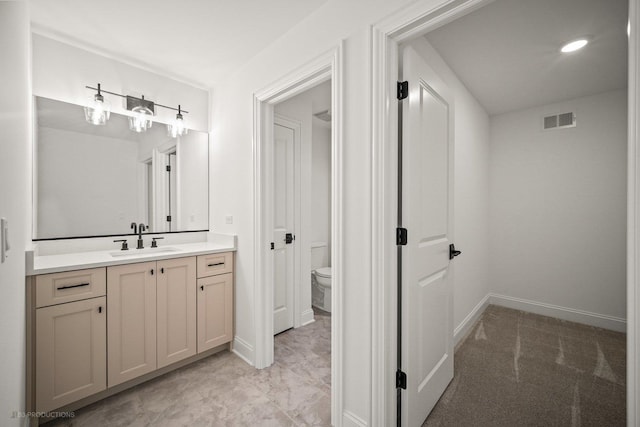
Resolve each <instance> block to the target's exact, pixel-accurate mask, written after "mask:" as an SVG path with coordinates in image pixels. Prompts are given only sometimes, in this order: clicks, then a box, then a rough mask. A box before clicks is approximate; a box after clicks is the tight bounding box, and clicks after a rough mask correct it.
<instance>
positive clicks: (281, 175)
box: [273, 117, 299, 335]
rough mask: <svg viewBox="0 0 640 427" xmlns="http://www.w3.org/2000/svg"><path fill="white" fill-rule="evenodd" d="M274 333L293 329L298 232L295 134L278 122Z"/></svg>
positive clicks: (274, 200) (275, 151) (290, 128)
mask: <svg viewBox="0 0 640 427" xmlns="http://www.w3.org/2000/svg"><path fill="white" fill-rule="evenodd" d="M273 134H274V139H273V188H274V192H273V196H274V197H273V242H274V249H273V290H274V295H273V333H274V335H275V334H278V333H280V332H282V331H285V330H287V329H290V328H292V327H293V316H294V307H293V297H294V295H293V293H294V280H295V263H296V261H297V260H296V257H295V253H294V242H290V243H288V244H287V243H286V235H287V234H292V235H293V234H294V232H295V226H296V224H295V217H294V215H295V213H294V207H295V203H296V200H295V190H294V187H295V173H294V158H295V141H296V138H299V136H297V135H296V130H295V129H294V128H292V127H288V126H286V125H285V122H284V121H283V120H279V119H278V118H277V117H276V118H275V123H274V126H273Z"/></svg>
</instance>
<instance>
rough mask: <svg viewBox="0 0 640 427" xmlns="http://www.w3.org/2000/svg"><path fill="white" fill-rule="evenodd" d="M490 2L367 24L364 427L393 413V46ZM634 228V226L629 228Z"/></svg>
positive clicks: (633, 234) (636, 289)
mask: <svg viewBox="0 0 640 427" xmlns="http://www.w3.org/2000/svg"><path fill="white" fill-rule="evenodd" d="M491 1H492V0H448V1H445V2H443V4H440V5H436V6H434V3H436V2H434V1H433V0H421V1H418V2H416V3H413V4H411V5H409V6H407V7H405V8H402V9H400V10H399V11H397V12H396V13H394V14H392V15H391V16H389V17H387V18H385V19H383V20H381V21H379V22H377V23H376V24H374V25H372V27H371V91H372V98H371V99H372V103H371V136H372V141H371V149H372V159H373V160H372V164H371V167H372V216H371V219H372V252H371V259H372V261H373V262H372V269H371V282H372V283H371V285H372V296H371V301H372V313H371V315H372V317H371V323H372V331H373V334H372V337H371V338H372V349H373V352H372V360H371V362H372V378H371V402H372V404H371V408H372V409H371V425H394V424H395V417H396V406H395V404H396V388H395V369H396V366H397V365H396V361H397V354H396V352H395V349H396V344H397V331H396V327H395V326H396V324H397V322H396V318H397V302H398V301H397V296H396V287H395V283H396V281H395V278H396V275H397V264H396V260H395V256H394V254H395V253H396V242H395V234H394V233H391V232H389V231H390V230H394V229H395V227H396V226H397V213H396V212H395V203H396V202H397V196H398V194H397V172H398V168H397V160H398V156H397V153H396V152H395V150H396V144H397V135H398V120H397V117H395V116H396V103H397V99H396V82H397V81H398V67H397V65H398V47H399V45H400V44H401V43H402V42H405V41H408V40H410V39H411V38H414V37H416V36H419V35H421V34H424V33H426V32H427V31H429V30H432V29H435V28H437V27H439V26H442V25H444V24H447V23H449V22H451V21H453V20H455V19H457V18H459V17H461V16H463V15H466V14H467V13H470V12H472V11H474V10H476V9H479V8H480V7H482V6H485V5H486V4H488V3H490V2H491ZM638 2H639V0H629V21H630V28H631V32H630V37H629V46H628V49H629V50H628V52H629V82H628V88H627V91H628V107H629V108H628V112H627V114H628V170H627V177H628V190H627V424H628V425H636V423H637V422H640V405H638V404H637V403H636V396H637V391H638V387H640V378H639V374H640V372H638V371H637V366H636V363H637V361H638V356H639V355H640V348H638V347H639V346H640V316H638V311H639V308H640V260H638V259H637V258H638V253H640V207H638V206H637V205H636V204H637V203H638V201H640V167H639V166H638V159H637V158H636V156H637V155H640V150H639V149H638V138H639V134H638V119H637V117H636V115H637V112H638V109H639V107H640V93H639V90H640V86H639V81H640V62H639V61H640V60H639V55H638V52H637V51H638V48H639V47H640V37H639V36H638V29H639V28H640V7H639V5H638ZM636 230H638V231H636Z"/></svg>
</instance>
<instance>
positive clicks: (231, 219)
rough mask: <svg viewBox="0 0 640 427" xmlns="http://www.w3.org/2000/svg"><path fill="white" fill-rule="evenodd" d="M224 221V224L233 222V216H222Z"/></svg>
mask: <svg viewBox="0 0 640 427" xmlns="http://www.w3.org/2000/svg"><path fill="white" fill-rule="evenodd" d="M224 222H225V224H233V216H231V215H227V216H226V217H224Z"/></svg>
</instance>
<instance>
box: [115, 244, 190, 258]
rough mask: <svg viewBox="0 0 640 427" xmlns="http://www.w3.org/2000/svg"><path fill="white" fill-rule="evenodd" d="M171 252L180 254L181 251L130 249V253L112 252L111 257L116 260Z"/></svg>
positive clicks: (170, 248)
mask: <svg viewBox="0 0 640 427" xmlns="http://www.w3.org/2000/svg"><path fill="white" fill-rule="evenodd" d="M170 252H180V249H178V248H173V247H171V246H165V247H161V248H145V249H129V250H128V251H117V252H111V253H110V254H109V255H111V256H112V257H115V258H119V257H125V256H139V255H156V254H163V253H170Z"/></svg>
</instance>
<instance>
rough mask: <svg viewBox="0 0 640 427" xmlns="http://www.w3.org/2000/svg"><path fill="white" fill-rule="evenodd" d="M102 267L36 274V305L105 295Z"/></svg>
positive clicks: (105, 275) (104, 278)
mask: <svg viewBox="0 0 640 427" xmlns="http://www.w3.org/2000/svg"><path fill="white" fill-rule="evenodd" d="M106 283H107V274H106V270H105V268H104V267H101V268H92V269H88V270H76V271H65V272H63V273H51V274H41V275H39V276H36V307H37V308H40V307H46V306H49V305H54V304H62V303H65V302H71V301H79V300H83V299H87V298H93V297H99V296H103V295H106Z"/></svg>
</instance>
